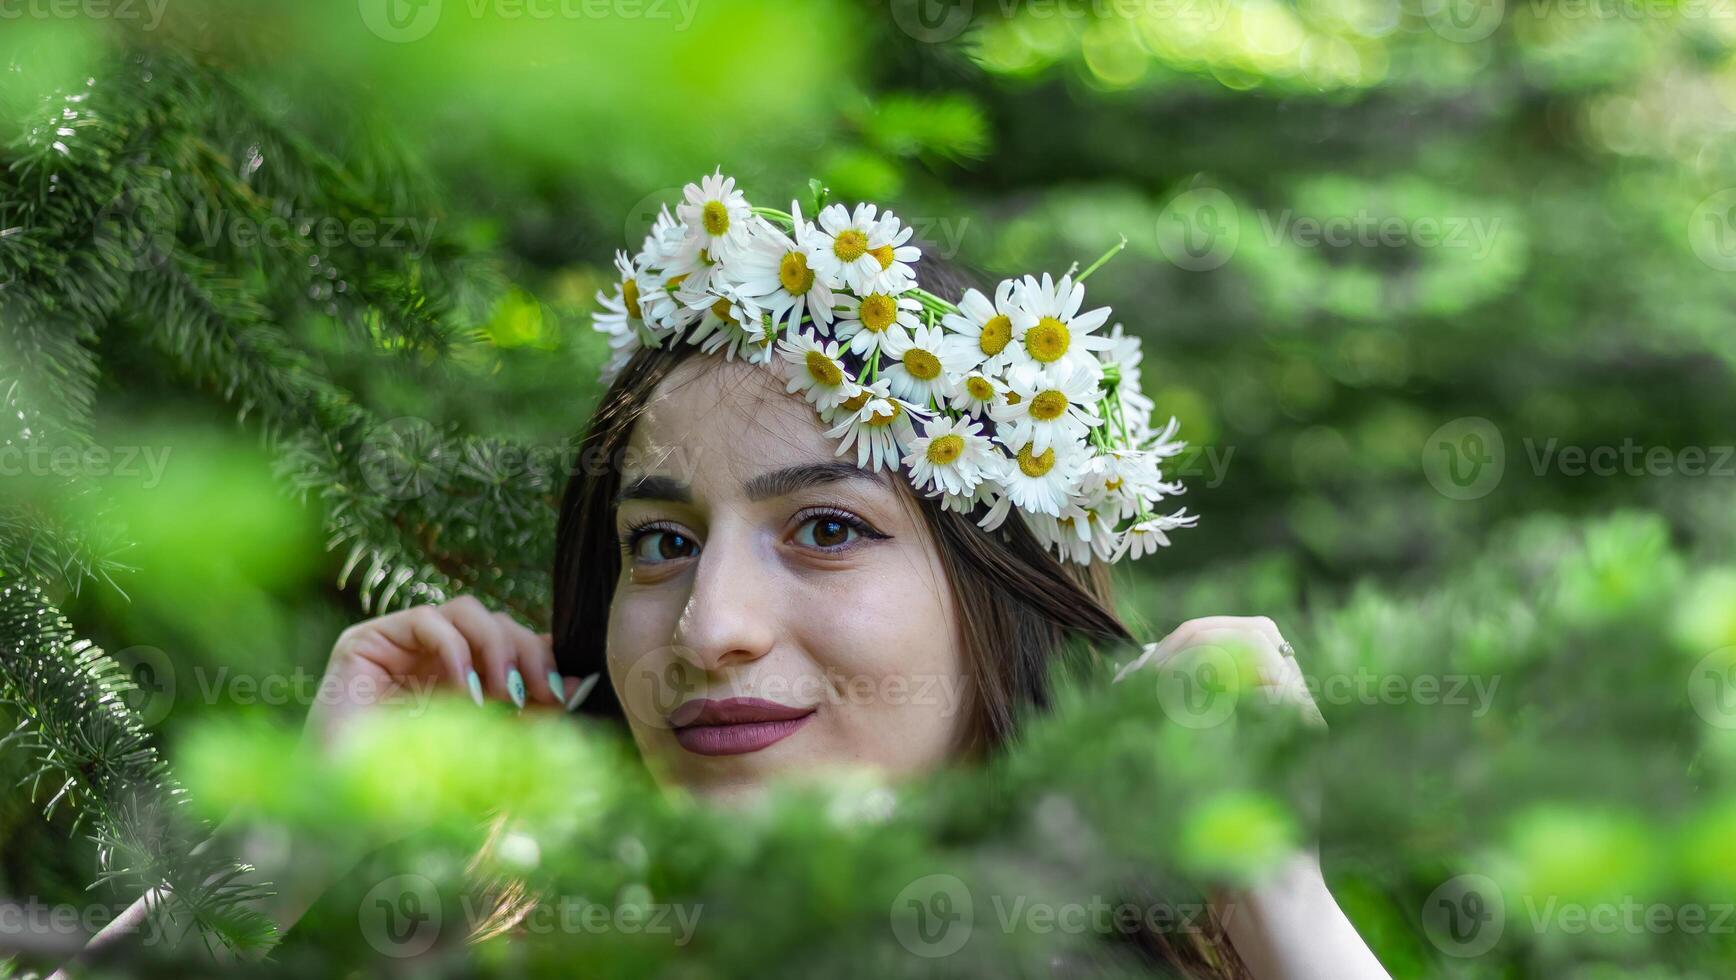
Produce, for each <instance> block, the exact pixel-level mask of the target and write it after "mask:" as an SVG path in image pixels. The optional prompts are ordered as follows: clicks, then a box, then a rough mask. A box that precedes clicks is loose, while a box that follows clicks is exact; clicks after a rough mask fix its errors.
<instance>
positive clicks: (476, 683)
mask: <svg viewBox="0 0 1736 980" xmlns="http://www.w3.org/2000/svg"><path fill="white" fill-rule="evenodd" d="M470 700H472V701H475V702H476V706H477V707H478V708H480V707H482V678H480V677H478V676H476V671H474V670H472V671H471V672H470Z"/></svg>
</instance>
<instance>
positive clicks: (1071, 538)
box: [1026, 503, 1121, 565]
mask: <svg viewBox="0 0 1736 980" xmlns="http://www.w3.org/2000/svg"><path fill="white" fill-rule="evenodd" d="M1026 523H1028V524H1029V525H1030V527H1031V532H1032V533H1033V534H1035V535H1036V536H1037V540H1038V541H1041V542H1042V543H1043V545H1044V547H1047V548H1050V549H1052V550H1054V551H1055V552H1056V553H1057V554H1059V555H1060V556H1061V558H1062V559H1063V560H1066V561H1071V562H1073V563H1075V564H1079V565H1088V564H1090V563H1091V560H1092V559H1093V558H1096V559H1098V560H1100V561H1109V560H1110V557H1111V556H1112V555H1114V554H1115V549H1116V548H1117V547H1119V546H1120V540H1121V539H1120V536H1119V535H1117V534H1116V533H1115V528H1114V527H1112V526H1111V522H1110V521H1108V520H1106V519H1105V518H1104V517H1103V515H1101V514H1099V513H1097V512H1096V511H1094V510H1092V509H1090V508H1087V507H1081V506H1079V505H1078V504H1077V503H1069V504H1067V505H1066V506H1064V507H1062V508H1061V514H1060V516H1059V517H1050V516H1049V515H1047V514H1029V515H1026Z"/></svg>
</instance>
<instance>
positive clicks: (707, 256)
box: [699, 248, 717, 266]
mask: <svg viewBox="0 0 1736 980" xmlns="http://www.w3.org/2000/svg"><path fill="white" fill-rule="evenodd" d="M699 261H700V262H702V263H704V264H706V265H708V266H709V265H716V264H717V260H716V259H714V258H712V257H711V252H710V251H708V250H706V249H703V248H702V249H700V250H699Z"/></svg>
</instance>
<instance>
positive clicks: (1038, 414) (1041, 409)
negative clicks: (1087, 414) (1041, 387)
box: [1031, 391, 1067, 422]
mask: <svg viewBox="0 0 1736 980" xmlns="http://www.w3.org/2000/svg"><path fill="white" fill-rule="evenodd" d="M1066 410H1067V396H1066V395H1063V394H1061V393H1060V392H1058V391H1039V392H1037V396H1036V397H1035V398H1032V399H1031V418H1034V419H1037V420H1038V421H1040V422H1049V421H1053V420H1054V419H1058V418H1060V417H1061V413H1062V412H1065V411H1066Z"/></svg>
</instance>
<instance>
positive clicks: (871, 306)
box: [857, 293, 898, 333]
mask: <svg viewBox="0 0 1736 980" xmlns="http://www.w3.org/2000/svg"><path fill="white" fill-rule="evenodd" d="M857 315H858V316H860V317H861V318H862V326H863V327H865V328H866V329H869V330H872V331H874V332H875V333H879V332H880V331H882V330H885V329H886V328H887V327H890V326H892V321H893V320H894V319H896V318H897V316H898V304H897V303H896V302H894V301H893V299H892V297H890V296H888V295H886V294H885V293H869V294H868V295H866V296H864V297H862V308H861V309H860V310H858V311H857Z"/></svg>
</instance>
